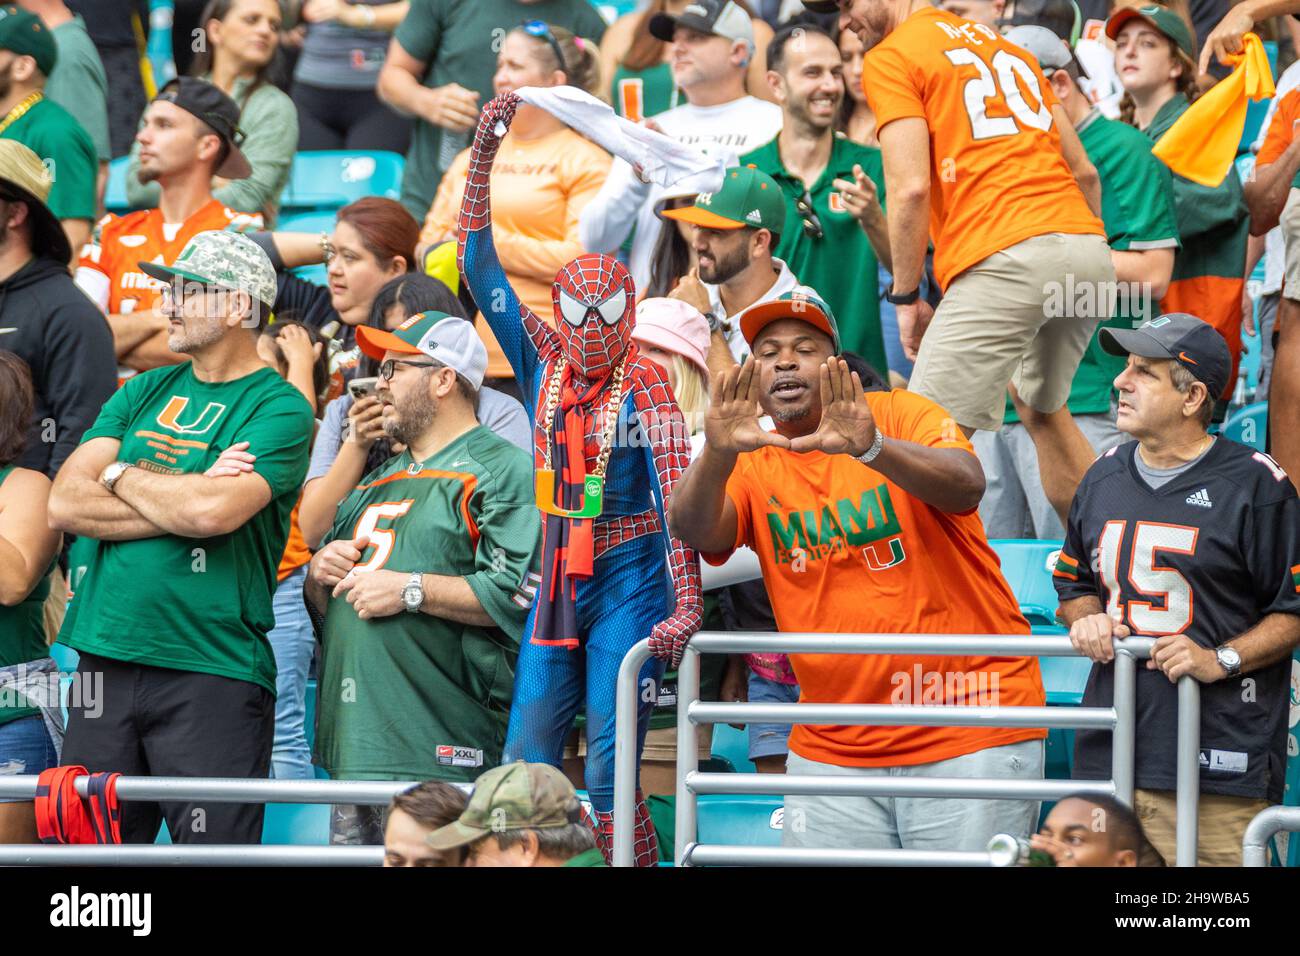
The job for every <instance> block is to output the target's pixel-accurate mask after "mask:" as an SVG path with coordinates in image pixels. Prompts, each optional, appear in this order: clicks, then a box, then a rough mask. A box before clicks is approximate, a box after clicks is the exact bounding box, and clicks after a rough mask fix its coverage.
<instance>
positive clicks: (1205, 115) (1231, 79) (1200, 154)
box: [1151, 33, 1273, 186]
mask: <svg viewBox="0 0 1300 956" xmlns="http://www.w3.org/2000/svg"><path fill="white" fill-rule="evenodd" d="M1244 40H1245V45H1246V48H1245V51H1244V52H1243V53H1241V54H1239V55H1237V56H1234V57H1233V58H1232V59H1233V61H1234V64H1235V65H1234V66H1233V70H1232V73H1231V74H1230V75H1229V76H1228V78H1227V79H1225V80H1221V81H1220V82H1219V83H1216V84H1215V85H1214V86H1213V87H1211V88H1210V90H1209V91H1208V92H1207V93H1205V94H1204V95H1203V96H1202V97H1201V98H1200V99H1198V100H1197V101H1196V102H1195V103H1193V104H1192V105H1191V106H1189V107H1188V108H1187V111H1186V112H1185V113H1183V115H1182V116H1180V117H1178V119H1177V120H1175V121H1174V125H1173V126H1171V127H1169V130H1168V131H1167V132H1166V133H1165V135H1164V136H1161V137H1160V139H1159V140H1158V141H1157V142H1156V144H1155V146H1153V147H1152V148H1151V152H1152V153H1154V154H1155V156H1156V158H1157V159H1159V160H1160V161H1161V162H1163V163H1164V164H1165V165H1166V166H1168V167H1169V168H1170V169H1172V170H1173V171H1174V172H1175V173H1177V174H1178V175H1180V176H1184V177H1186V178H1187V179H1190V180H1191V181H1192V182H1194V183H1200V184H1201V185H1202V186H1217V185H1219V183H1221V182H1223V180H1224V177H1226V176H1227V175H1228V170H1229V169H1231V168H1232V162H1233V160H1234V159H1235V158H1236V156H1237V144H1238V143H1240V142H1241V134H1242V131H1243V130H1244V129H1245V128H1246V100H1247V99H1252V100H1263V99H1268V98H1269V97H1271V96H1272V95H1273V74H1272V72H1270V70H1269V67H1268V54H1267V53H1265V52H1264V44H1263V43H1262V42H1261V41H1260V39H1259V37H1257V36H1256V35H1255V34H1253V33H1247V34H1246V35H1245V37H1244Z"/></svg>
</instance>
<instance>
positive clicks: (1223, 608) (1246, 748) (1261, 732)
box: [1053, 438, 1300, 803]
mask: <svg viewBox="0 0 1300 956" xmlns="http://www.w3.org/2000/svg"><path fill="white" fill-rule="evenodd" d="M1137 447H1138V443H1137V442H1126V443H1125V444H1123V445H1120V446H1118V447H1117V448H1113V449H1111V450H1110V451H1108V452H1106V454H1104V455H1102V456H1101V457H1100V458H1098V459H1097V461H1096V462H1094V463H1093V465H1092V467H1091V468H1090V469H1089V470H1088V473H1087V474H1086V475H1085V476H1084V479H1083V481H1082V482H1081V483H1080V485H1079V490H1078V493H1077V494H1076V495H1075V499H1074V504H1073V506H1072V507H1071V508H1070V519H1069V526H1068V528H1067V531H1066V541H1065V547H1064V549H1063V550H1062V552H1061V558H1060V561H1059V562H1058V564H1057V567H1056V570H1055V572H1054V574H1053V580H1054V582H1055V584H1056V590H1057V594H1058V596H1059V597H1060V599H1061V600H1062V601H1063V602H1064V601H1069V600H1073V599H1075V598H1080V597H1086V596H1089V595H1091V596H1095V597H1096V598H1097V599H1098V600H1099V601H1100V602H1101V605H1102V608H1103V609H1104V610H1105V611H1106V613H1108V614H1110V615H1111V616H1112V617H1117V616H1122V620H1123V622H1124V623H1125V624H1126V625H1128V627H1129V629H1130V630H1131V631H1132V632H1133V633H1134V634H1140V635H1145V636H1150V637H1160V636H1162V635H1166V634H1186V635H1187V636H1188V637H1189V638H1191V639H1192V640H1193V641H1195V642H1196V643H1197V644H1199V645H1201V646H1202V647H1206V648H1215V647H1218V646H1220V645H1222V644H1225V643H1227V642H1228V641H1231V640H1233V639H1234V638H1237V637H1240V636H1241V635H1242V634H1244V633H1245V632H1246V631H1248V630H1250V629H1251V628H1252V627H1254V626H1255V625H1256V624H1257V623H1259V621H1260V620H1261V619H1262V618H1263V617H1265V616H1266V615H1269V614H1276V613H1285V614H1297V615H1300V501H1298V500H1297V497H1296V490H1295V487H1294V486H1293V485H1292V483H1291V481H1290V479H1289V478H1288V477H1287V475H1286V473H1285V472H1284V471H1283V470H1282V469H1281V468H1280V467H1278V464H1277V462H1275V461H1274V460H1273V459H1272V458H1270V457H1269V456H1268V455H1265V454H1263V453H1262V452H1256V451H1254V450H1253V449H1250V448H1247V447H1246V446H1244V445H1240V444H1237V443H1236V442H1233V441H1229V440H1227V439H1223V438H1220V439H1218V440H1216V441H1215V442H1214V445H1213V446H1212V447H1211V448H1210V450H1209V452H1207V453H1206V455H1205V457H1204V458H1202V459H1201V460H1200V461H1198V462H1197V463H1196V464H1195V465H1194V466H1193V467H1192V468H1190V469H1189V470H1187V471H1185V472H1183V473H1182V474H1181V475H1178V476H1177V477H1175V478H1174V479H1173V480H1172V481H1169V482H1168V483H1166V484H1165V485H1163V486H1162V487H1160V488H1159V489H1154V490H1153V489H1152V488H1151V486H1150V485H1148V484H1147V483H1146V482H1145V481H1144V480H1143V479H1142V477H1141V476H1140V475H1139V474H1138V472H1137V467H1136V464H1135V462H1134V460H1133V456H1134V455H1135V454H1136V452H1137ZM1290 673H1291V660H1290V655H1288V656H1287V658H1286V659H1284V660H1281V661H1278V662H1277V663H1275V664H1272V665H1270V666H1268V667H1265V668H1262V669H1260V670H1256V671H1253V672H1251V673H1249V674H1244V675H1242V676H1239V677H1236V678H1229V679H1225V680H1220V681H1217V682H1214V683H1209V684H1203V685H1202V686H1201V754H1200V764H1201V789H1202V790H1203V791H1204V792H1206V793H1218V794H1226V795H1232V796H1243V797H1254V798H1264V799H1268V800H1270V801H1272V802H1275V803H1278V802H1281V800H1282V789H1283V771H1284V768H1285V762H1286V735H1287V722H1286V717H1287V708H1288V701H1289V675H1290ZM1114 684H1115V668H1114V665H1113V664H1106V665H1100V664H1094V665H1093V668H1092V672H1091V673H1090V674H1089V675H1088V686H1087V689H1086V690H1085V691H1084V695H1083V703H1084V705H1085V706H1089V707H1098V706H1100V707H1108V706H1110V705H1111V704H1112V702H1113V700H1114ZM1177 720H1178V691H1177V687H1176V686H1175V685H1174V684H1172V683H1170V681H1169V679H1168V678H1167V677H1166V676H1165V675H1164V674H1163V673H1162V672H1161V671H1158V670H1147V669H1146V666H1145V663H1143V662H1139V664H1138V680H1137V767H1136V782H1137V786H1139V787H1143V788H1149V789H1155V790H1172V789H1174V787H1175V781H1176V778H1177V773H1176V743H1177V739H1178V735H1177ZM1110 746H1111V734H1110V732H1109V731H1084V730H1080V731H1077V732H1076V736H1075V756H1074V774H1075V776H1076V777H1080V778H1084V779H1104V778H1107V777H1109V776H1110V775H1111V764H1110V755H1111V749H1110Z"/></svg>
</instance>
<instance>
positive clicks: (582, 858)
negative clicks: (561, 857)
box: [560, 847, 609, 866]
mask: <svg viewBox="0 0 1300 956" xmlns="http://www.w3.org/2000/svg"><path fill="white" fill-rule="evenodd" d="M560 865H561V866H608V865H609V864H608V863H606V862H605V857H604V856H603V855H602V854H601V852H600V850H598V849H597V848H596V847H592V848H591V849H590V850H583V851H582V852H581V853H579V854H578V855H577V856H571V857H569V858H568V859H567V860H565V861H564V862H563V863H561V864H560Z"/></svg>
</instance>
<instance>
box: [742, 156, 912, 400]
mask: <svg viewBox="0 0 1300 956" xmlns="http://www.w3.org/2000/svg"><path fill="white" fill-rule="evenodd" d="M778 139H779V137H778ZM751 163H752V164H753V165H754V166H756V167H758V169H759V170H761V171H762V172H765V173H767V174H768V175H769V176H771V177H772V178H773V179H775V180H776V182H777V183H778V185H780V187H781V193H782V195H783V196H784V197H785V206H786V220H785V222H786V226H785V232H784V233H783V234H782V235H781V241H780V242H778V243H777V246H776V249H775V250H774V251H773V253H772V254H773V255H774V256H776V257H777V258H778V259H783V260H785V263H786V265H788V266H789V267H790V271H791V272H793V273H794V274H795V277H796V278H797V279H798V280H799V282H800V283H801V284H803V285H806V286H809V287H811V288H813V289H816V290H817V294H818V295H820V296H821V297H822V299H824V300H825V302H826V304H827V305H829V306H830V307H831V311H833V312H834V313H835V319H836V321H837V322H838V323H839V327H840V341H841V343H842V344H843V347H844V350H845V351H847V352H856V353H858V354H859V355H861V356H862V357H863V358H864V359H866V360H867V361H868V362H870V363H871V365H872V366H873V367H874V368H875V369H876V370H877V371H878V372H880V373H881V374H882V375H885V374H887V372H888V369H889V361H888V359H886V357H885V339H884V336H883V335H882V334H881V331H880V279H879V270H878V264H877V260H876V254H875V252H873V251H872V249H871V243H870V242H869V241H868V240H867V234H866V233H865V232H863V231H862V226H861V225H859V223H858V221H857V219H855V218H854V217H853V214H852V213H850V212H849V211H848V209H847V208H846V207H845V206H844V204H843V202H842V201H841V199H840V195H839V191H838V190H836V188H835V186H834V185H833V183H834V182H835V180H836V179H847V180H849V181H850V182H851V181H852V180H853V167H854V165H855V164H856V165H858V166H861V167H862V170H863V172H865V173H866V174H867V175H868V176H870V177H871V181H872V182H874V183H875V184H876V190H877V192H878V194H879V196H880V203H881V205H882V206H883V205H884V202H885V172H884V166H883V165H882V163H881V159H880V150H879V149H876V148H875V147H874V146H862V145H861V144H859V143H855V142H853V141H852V140H850V139H848V138H846V137H845V136H844V135H843V134H841V133H836V134H835V138H834V140H833V142H832V144H831V156H830V160H829V161H828V162H827V163H826V168H825V169H824V170H823V171H822V174H821V175H820V176H819V177H817V181H816V182H815V183H813V184H812V186H810V187H808V190H807V191H808V195H809V197H810V198H811V200H812V208H813V212H814V213H816V215H817V219H818V220H819V221H820V223H821V227H822V238H820V239H815V238H813V237H811V236H809V235H808V233H807V232H806V231H805V230H804V227H803V216H802V214H801V213H800V212H799V209H798V206H796V202H797V201H798V200H799V199H800V198H801V197H802V196H803V194H804V188H805V187H804V182H803V180H801V179H799V178H798V177H797V176H795V175H794V174H792V173H790V172H789V171H787V170H786V168H785V164H784V163H782V162H781V153H780V150H779V148H778V146H777V139H773V140H772V141H771V142H769V143H766V144H764V145H763V146H760V147H759V148H758V149H755V150H753V151H751V152H749V153H746V154H745V155H744V156H742V157H740V164H741V165H748V164H751Z"/></svg>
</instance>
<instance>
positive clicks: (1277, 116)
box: [1255, 89, 1300, 167]
mask: <svg viewBox="0 0 1300 956" xmlns="http://www.w3.org/2000/svg"><path fill="white" fill-rule="evenodd" d="M1298 119H1300V89H1293V90H1291V91H1290V92H1288V93H1287V94H1286V95H1284V96H1283V97H1282V98H1281V99H1280V100H1278V101H1277V107H1276V108H1275V109H1274V110H1273V119H1272V121H1271V122H1270V123H1269V124H1268V133H1266V134H1265V136H1264V145H1262V146H1261V147H1260V148H1259V153H1257V154H1256V156H1255V165H1256V167H1259V166H1267V165H1269V164H1270V163H1275V162H1277V160H1278V157H1280V156H1281V155H1282V154H1283V153H1284V152H1286V148H1287V147H1288V146H1290V145H1291V140H1292V139H1293V138H1294V135H1293V133H1292V129H1293V124H1294V123H1295V121H1296V120H1298Z"/></svg>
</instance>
